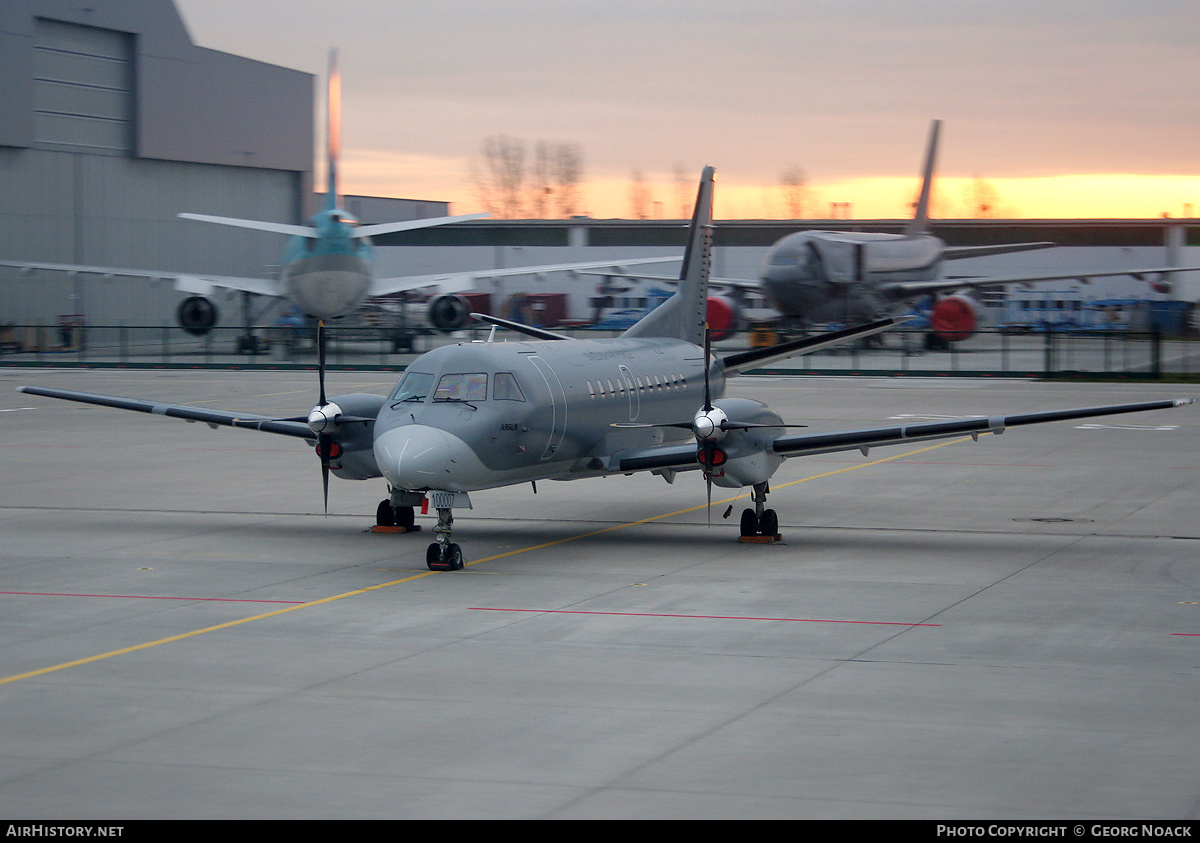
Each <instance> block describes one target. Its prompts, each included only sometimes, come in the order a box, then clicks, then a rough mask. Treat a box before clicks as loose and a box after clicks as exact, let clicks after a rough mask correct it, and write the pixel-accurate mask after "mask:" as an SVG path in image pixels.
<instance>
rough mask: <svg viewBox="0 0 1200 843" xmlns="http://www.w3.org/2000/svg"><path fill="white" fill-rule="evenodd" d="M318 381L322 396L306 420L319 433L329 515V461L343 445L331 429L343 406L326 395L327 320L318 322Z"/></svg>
mask: <svg viewBox="0 0 1200 843" xmlns="http://www.w3.org/2000/svg"><path fill="white" fill-rule="evenodd" d="M317 382H318V384H319V387H320V397H319V400H318V402H317V406H315V407H313V408H312V410H311V411H310V412H309V414H308V418H307V419H305V421H306V422H307V423H308V428H309V430H311V431H312V432H313V433H315V434H317V456H318V457H320V459H321V494H322V496H323V499H324V502H325V514H326V515H327V516H328V515H329V461H330V460H331V459H333V458H335V457H337V456H339V455H341V452H342V447H341V446H340V445H339V444H338V443H337V442H335V441H334V440H333V436H332V435H331V431H333V430H334V429H336V428H337V425H338V423H339V421H341V419H342V408H341V407H339V406H338V405H337V404H331V403H329V401H328V400H327V399H326V397H325V321H324V320H321V321H319V322H317Z"/></svg>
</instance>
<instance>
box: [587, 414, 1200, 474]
mask: <svg viewBox="0 0 1200 843" xmlns="http://www.w3.org/2000/svg"><path fill="white" fill-rule="evenodd" d="M1192 402H1193V399H1191V398H1175V399H1169V400H1165V401H1146V402H1142V403H1139V404H1113V405H1109V406H1106V407H1083V408H1080V409H1077V410H1051V411H1048V412H1040V413H1018V414H1015V415H1009V416H979V417H975V418H965V419H955V420H953V421H936V422H919V423H917V424H906V425H894V426H889V427H870V428H862V429H860V430H843V431H837V432H834V433H800V434H790V435H783V436H777V437H775V438H774V439H771V440H770V443H769V445H768V448H769V450H770V451H772V452H774V453H776V454H779V455H780V456H783V457H785V458H787V457H800V456H810V455H813V454H829V453H834V452H837V451H861V452H862V453H863V455H864V456H865V455H866V454H867V452H868V451H869V450H870V449H871V448H878V447H883V446H885V445H903V444H907V443H910V442H924V441H928V440H932V439H952V438H955V437H959V436H970V437H971V438H972V439H975V440H977V441H978V439H979V436H980V434H984V433H992V434H996V435H999V434H1001V433H1003V432H1004V431H1005V430H1006V429H1008V428H1010V427H1020V426H1022V425H1027V424H1043V423H1046V422H1056V421H1072V420H1075V419H1087V418H1093V417H1096V416H1113V415H1119V414H1121V413H1140V412H1144V411H1146V410H1165V409H1169V408H1171V407H1182V406H1184V405H1187V404H1191V403H1192ZM696 447H697V446H696V443H695V442H686V443H683V444H680V445H667V446H661V447H655V448H642V449H636V450H633V449H631V450H629V451H622V452H618V453H616V454H613V455H612V457H610V458H609V461H608V465H607V468H608V469H609V470H610V471H613V472H621V473H627V472H631V471H663V470H674V471H683V470H686V469H690V468H696V467H697V465H698V464H697V460H696Z"/></svg>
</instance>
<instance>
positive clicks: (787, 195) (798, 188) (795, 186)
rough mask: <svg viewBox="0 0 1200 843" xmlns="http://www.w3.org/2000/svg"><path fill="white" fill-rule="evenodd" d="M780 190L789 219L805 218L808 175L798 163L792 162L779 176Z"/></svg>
mask: <svg viewBox="0 0 1200 843" xmlns="http://www.w3.org/2000/svg"><path fill="white" fill-rule="evenodd" d="M779 190H780V192H781V193H782V194H783V207H784V211H785V212H786V213H787V215H788V218H789V219H794V220H798V219H803V218H804V211H805V208H806V206H807V205H808V176H806V175H805V174H804V170H802V169H801V168H800V165H798V164H792V165H791V166H790V167H788V168H787V169H786V170H784V171H783V172H782V173H781V174H780V176H779Z"/></svg>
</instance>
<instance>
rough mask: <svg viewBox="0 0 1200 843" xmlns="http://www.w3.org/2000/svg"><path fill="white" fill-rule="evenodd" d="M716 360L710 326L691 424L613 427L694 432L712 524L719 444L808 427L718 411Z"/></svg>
mask: <svg viewBox="0 0 1200 843" xmlns="http://www.w3.org/2000/svg"><path fill="white" fill-rule="evenodd" d="M711 359H712V334H711V331H710V330H709V326H708V324H707V323H706V324H705V326H704V406H703V407H701V408H700V409H699V410H698V411H697V412H696V415H695V416H693V417H692V420H691V421H690V422H664V423H661V424H646V423H641V422H615V423H614V424H613V425H612V426H613V427H623V428H656V427H659V428H661V427H671V428H677V429H680V430H690V431H691V432H692V435H693V436H694V437H696V443H697V445H699V448H698V450H697V452H696V459H697V461H698V462H699V463H700V470H701V472H702V473H703V474H704V484H705V492H706V498H707V506H706V507H705V509H706V511H707V513H708V523H709V524H710V525H711V524H712V486H713V480H712V478H713V472H714V471H715V470H716V469H717V467H718V466H720V465H722V464H723V463H724V462H725V453H724V452H723V451H722V450H720V449H719V448H718V447H717V444H718V443H719V442H720V441H721V440H722V439H724V438H725V434H726V433H727V432H728V431H731V430H752V429H754V428H762V427H771V428H779V427H807V426H808V425H803V424H781V423H779V422H775V423H767V424H764V423H757V422H740V421H733V420H732V419H730V418H729V416H728V414H726V412H725V411H724V410H722V409H721V408H720V407H716V406H714V405H713V403H712V382H711V365H710V363H709V361H710V360H711Z"/></svg>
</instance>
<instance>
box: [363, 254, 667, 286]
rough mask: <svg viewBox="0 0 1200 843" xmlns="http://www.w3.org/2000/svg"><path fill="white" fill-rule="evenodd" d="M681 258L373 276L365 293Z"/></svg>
mask: <svg viewBox="0 0 1200 843" xmlns="http://www.w3.org/2000/svg"><path fill="white" fill-rule="evenodd" d="M679 260H681V258H680V257H679V256H675V257H670V258H630V259H628V260H607V261H590V262H588V263H553V264H545V265H542V266H518V267H513V268H512V269H480V270H473V271H471V272H449V273H442V274H440V275H409V276H403V277H398V278H375V279H373V280H372V281H371V288H370V290H369V291H368V292H367V295H370V296H385V295H387V294H388V293H400V292H403V291H405V290H419V289H421V288H422V287H437V288H438V289H439V290H440V292H442V293H461V292H463V291H466V290H471V289H474V288H475V287H477V286H479V282H480V281H486V280H488V279H490V278H506V277H509V276H513V275H540V274H542V273H547V272H572V271H578V270H584V269H611V270H613V272H615V273H620V272H621V271H622V267H623V266H625V265H627V264H646V263H671V262H678V261H679Z"/></svg>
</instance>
